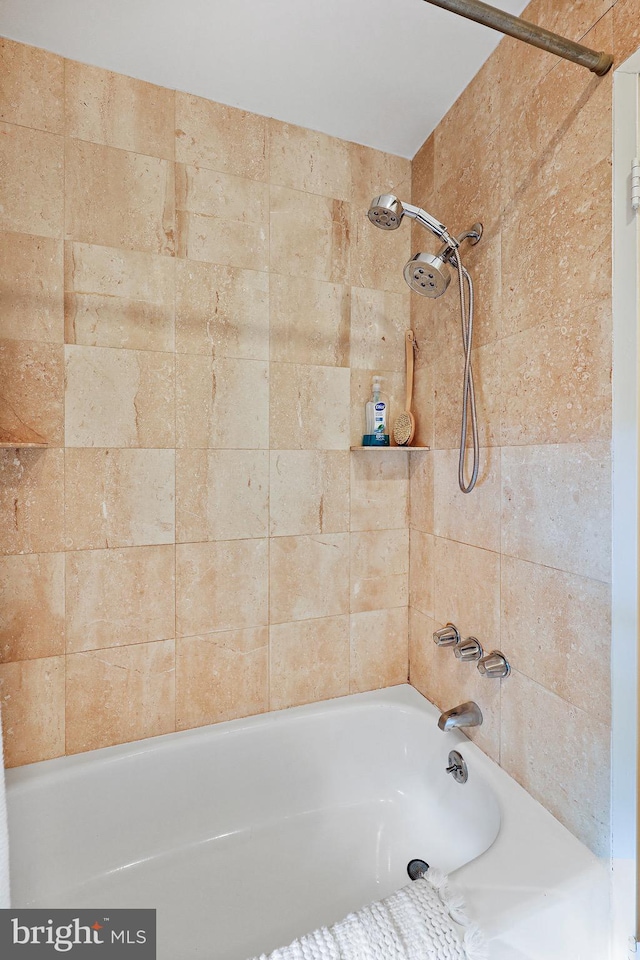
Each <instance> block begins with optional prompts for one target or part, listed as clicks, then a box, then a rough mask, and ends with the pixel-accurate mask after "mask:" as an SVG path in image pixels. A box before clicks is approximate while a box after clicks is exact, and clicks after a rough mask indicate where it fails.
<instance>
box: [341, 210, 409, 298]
mask: <svg viewBox="0 0 640 960" xmlns="http://www.w3.org/2000/svg"><path fill="white" fill-rule="evenodd" d="M351 221H352V222H351V283H352V284H353V286H356V287H367V288H368V289H373V290H387V291H390V292H391V293H401V294H405V293H406V291H407V285H406V283H405V281H404V276H403V273H402V271H403V270H404V266H405V264H406V262H407V260H409V258H410V257H411V231H410V230H408V229H402V228H401V229H400V230H378V229H377V228H376V227H374V225H373V224H372V223H371V221H370V220H369V218H368V216H367V209H366V208H365V207H357V206H355V205H354V207H353V211H352V218H351Z"/></svg>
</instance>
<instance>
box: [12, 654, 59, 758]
mask: <svg viewBox="0 0 640 960" xmlns="http://www.w3.org/2000/svg"><path fill="white" fill-rule="evenodd" d="M64 701H65V658H64V657H46V658H44V659H41V660H25V661H23V662H21V663H3V664H0V707H1V708H2V735H3V739H4V762H5V766H6V767H18V766H20V765H21V764H23V763H37V762H38V761H39V760H50V759H52V758H53V757H59V756H61V755H62V754H64V752H65V743H64V731H65V709H64V707H65V703H64Z"/></svg>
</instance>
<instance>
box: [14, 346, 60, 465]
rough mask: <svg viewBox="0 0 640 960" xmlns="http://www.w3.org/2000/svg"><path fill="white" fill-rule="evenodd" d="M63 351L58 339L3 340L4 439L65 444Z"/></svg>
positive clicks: (51, 444)
mask: <svg viewBox="0 0 640 960" xmlns="http://www.w3.org/2000/svg"><path fill="white" fill-rule="evenodd" d="M63 352H64V348H63V347H62V345H61V344H57V343H56V344H54V343H37V342H35V341H27V340H0V384H1V386H0V442H2V443H12V442H13V441H23V442H27V443H43V442H46V443H48V444H49V445H50V446H53V447H56V446H59V445H60V444H62V438H63V417H64V412H63V409H64V408H63V405H64V361H63Z"/></svg>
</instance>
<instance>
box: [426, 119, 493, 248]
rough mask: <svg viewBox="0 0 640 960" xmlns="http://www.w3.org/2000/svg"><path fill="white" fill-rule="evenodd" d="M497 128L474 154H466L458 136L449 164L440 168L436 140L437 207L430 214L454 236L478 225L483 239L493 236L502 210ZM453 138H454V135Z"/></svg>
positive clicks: (435, 186) (462, 142) (435, 180)
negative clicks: (483, 231) (481, 227)
mask: <svg viewBox="0 0 640 960" xmlns="http://www.w3.org/2000/svg"><path fill="white" fill-rule="evenodd" d="M500 133H501V130H500V127H495V128H494V130H493V131H492V132H491V133H488V134H487V137H486V139H485V140H484V141H483V142H482V143H481V144H480V145H479V147H478V149H476V150H471V151H469V150H467V147H466V142H465V137H464V134H462V132H461V133H460V134H459V141H458V148H457V153H456V146H455V142H453V143H452V151H451V152H450V153H449V157H450V160H449V162H448V163H445V164H444V165H442V166H440V165H439V162H438V145H437V138H436V150H435V173H434V189H435V193H436V196H437V203H434V204H432V209H430V210H429V213H431V214H432V216H434V217H436V218H437V219H438V220H440V221H442V223H444V224H446V226H447V227H448V229H449V232H450V233H452V234H453V235H454V236H455V235H456V234H458V233H461V232H462V231H463V230H468V229H469V228H470V227H471V226H472V224H474V223H475V222H476V221H478V220H479V221H481V222H482V225H483V227H484V230H485V234H484V236H485V238H486V239H487V240H488V239H489V238H490V237H491V236H493V233H494V231H495V230H496V228H497V226H498V222H499V219H500V214H501V210H502V199H501V191H500V149H499V144H500ZM454 137H455V134H454Z"/></svg>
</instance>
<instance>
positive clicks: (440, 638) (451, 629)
mask: <svg viewBox="0 0 640 960" xmlns="http://www.w3.org/2000/svg"><path fill="white" fill-rule="evenodd" d="M433 642H434V643H435V645H436V646H437V647H455V646H457V645H458V644H459V643H460V634H459V633H458V628H457V627H456V626H455V625H454V624H453V623H448V624H447V625H446V627H442V629H441V630H436V632H435V633H434V635H433Z"/></svg>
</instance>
